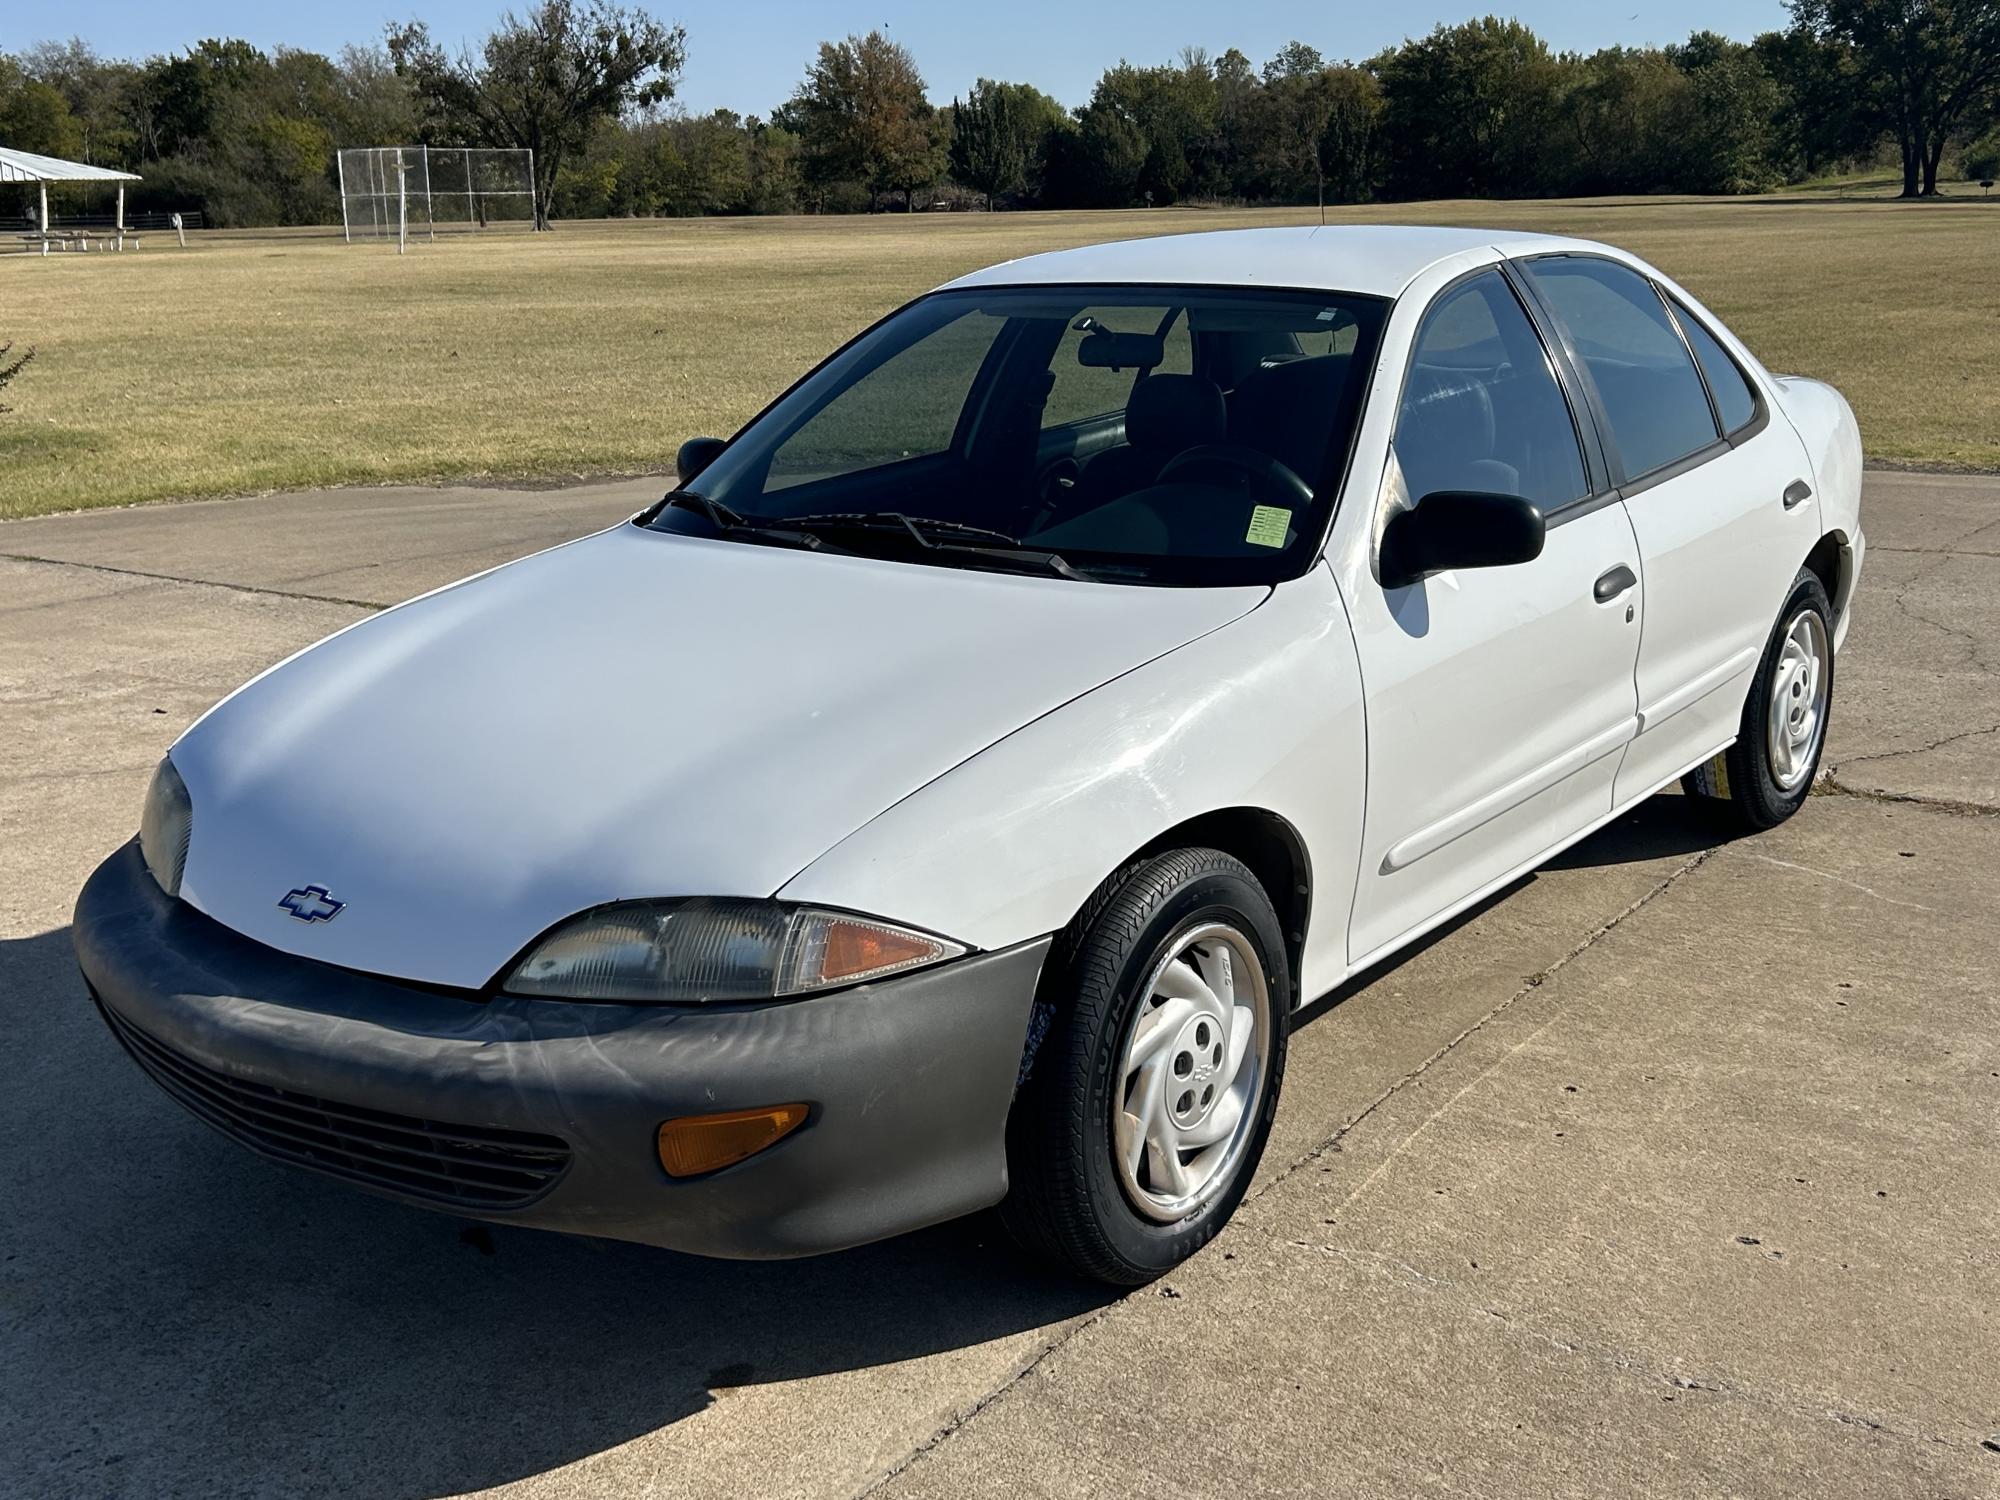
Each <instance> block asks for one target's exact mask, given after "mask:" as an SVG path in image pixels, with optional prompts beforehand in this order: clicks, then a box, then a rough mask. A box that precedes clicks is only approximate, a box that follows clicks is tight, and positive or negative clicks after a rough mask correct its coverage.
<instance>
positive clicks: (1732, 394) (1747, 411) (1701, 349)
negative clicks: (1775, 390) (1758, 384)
mask: <svg viewBox="0 0 2000 1500" xmlns="http://www.w3.org/2000/svg"><path fill="white" fill-rule="evenodd" d="M1674 316H1675V317H1676V318H1677V319H1678V320H1679V321H1680V325H1681V329H1682V331H1683V332H1685V333H1686V334H1687V336H1688V343H1690V344H1692V345H1693V346H1694V357H1695V358H1696V359H1698V360H1700V361H1701V372H1702V374H1704V375H1706V376H1707V377H1708V389H1709V393H1710V394H1711V395H1713V396H1714V397H1715V410H1716V414H1717V415H1718V416H1720V417H1721V418H1722V430H1723V431H1724V432H1725V433H1733V432H1737V431H1739V430H1740V429H1742V428H1744V427H1746V426H1748V425H1749V423H1750V419H1751V418H1752V417H1754V416H1756V415H1757V394H1756V392H1754V391H1752V390H1751V389H1750V377H1749V376H1747V375H1745V374H1744V373H1743V371H1742V370H1741V369H1739V368H1738V367H1737V364H1736V361H1735V360H1733V359H1731V358H1730V357H1729V351H1728V350H1727V349H1724V348H1723V347H1722V344H1721V343H1720V341H1718V340H1717V338H1716V337H1715V335H1714V334H1712V333H1710V332H1709V331H1708V329H1706V328H1705V327H1703V326H1702V323H1701V320H1700V319H1699V318H1697V317H1695V315H1694V314H1693V313H1691V312H1689V311H1688V310H1687V309H1686V308H1685V307H1682V306H1681V305H1680V303H1679V302H1675V303H1674Z"/></svg>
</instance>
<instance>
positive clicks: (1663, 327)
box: [1528, 256, 1719, 479]
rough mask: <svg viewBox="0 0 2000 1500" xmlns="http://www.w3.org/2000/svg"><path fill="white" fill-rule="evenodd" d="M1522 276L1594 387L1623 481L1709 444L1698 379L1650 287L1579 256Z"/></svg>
mask: <svg viewBox="0 0 2000 1500" xmlns="http://www.w3.org/2000/svg"><path fill="white" fill-rule="evenodd" d="M1528 271H1529V274H1530V275H1532V276H1533V277H1534V278H1535V285H1536V286H1537V287H1539V288H1540V289H1541V293H1542V295H1543V296H1544V297H1545V298H1547V299H1548V302H1549V305H1550V306H1551V307H1552V308H1554V309H1555V313H1556V316H1557V317H1559V318H1561V319H1562V321H1563V325H1564V327H1565V328H1567V329H1568V331H1569V336H1570V342H1571V343H1572V344H1574V345H1575V347H1576V352H1577V354H1578V355H1579V356H1580V357H1581V358H1582V360H1583V363H1584V365H1585V367H1586V368H1587V369H1588V370H1589V371H1590V377H1591V379H1592V380H1593V381H1594V382H1595V383H1596V386H1597V393H1598V396H1599V397H1600V398H1601V399H1602V401H1603V403H1604V413H1605V415H1606V416H1607V417H1608V418H1610V421H1611V434H1612V437H1613V439H1614V440H1615V441H1616V443H1617V446H1618V454H1619V457H1620V458H1622V459H1623V460H1624V462H1625V477H1626V478H1627V479H1638V478H1640V477H1642V476H1643V475H1646V474H1650V473H1652V472H1653V470H1655V469H1659V468H1663V467H1665V466H1666V465H1667V464H1670V463H1673V462H1674V461H1675V460H1676V459H1681V458H1686V457H1687V456H1688V455H1689V454H1690V453H1693V452H1695V451H1696V450H1698V449H1701V448H1705V447H1707V446H1708V445H1709V444H1710V443H1712V442H1714V441H1715V440H1716V438H1717V437H1718V436H1719V434H1718V433H1717V432H1716V428H1715V416H1714V414H1713V413H1712V412H1710V411H1709V409H1708V396H1707V393H1706V392H1704V391H1703V390H1702V385H1701V377H1700V376H1699V375H1698V374H1696V373H1695V368H1694V361H1693V360H1691V359H1690V358H1689V357H1688V351H1687V345H1685V344H1683V343H1682V342H1681V340H1680V335H1679V334H1678V333H1676V332H1675V331H1674V325H1673V323H1672V321H1671V320H1670V319H1669V318H1668V317H1667V309H1666V305H1665V304H1664V303H1663V302H1661V301H1660V297H1659V293H1657V292H1655V291H1654V290H1653V284H1652V283H1651V282H1650V281H1648V280H1646V279H1645V278H1644V277H1643V276H1640V275H1638V274H1637V273H1636V272H1634V271H1630V270H1628V269H1626V268H1625V267H1624V266H1621V265H1617V264H1615V263H1614V262H1611V261H1608V260H1594V259H1588V258H1584V257H1580V256H1576V257H1572V256H1552V257H1548V258H1546V259H1541V260H1534V261H1530V262H1528Z"/></svg>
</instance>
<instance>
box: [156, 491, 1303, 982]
mask: <svg viewBox="0 0 2000 1500" xmlns="http://www.w3.org/2000/svg"><path fill="white" fill-rule="evenodd" d="M1267 593H1268V590H1266V589H1264V588H1261V587H1259V588H1230V589H1169V588H1132V587H1121V586H1116V585H1094V584H1084V583H1075V582H1068V581H1064V580H1061V579H1052V578H1050V579H1045V578H1039V577H1021V576H1015V575H1010V574H999V573H985V572H973V571H966V570H959V569H953V568H940V567H926V566H920V565H914V564H907V563H895V562H885V561H881V560H876V559H870V558H857V557H843V556H827V555H823V554H813V553H807V552H799V551H792V550H785V549H780V548H774V547H764V546H754V545H746V544H742V543H733V542H721V541H711V540H706V539H701V538H694V537H687V536H676V535H670V534H667V533H663V532H655V531H650V530H647V529H645V528H643V527H639V526H634V525H624V526H620V527H617V528H614V529H613V530H611V531H607V532H601V533H599V534H597V535H595V536H591V537H586V538H584V539H583V540H581V541H578V542H572V543H570V544H568V545H566V546H562V547H558V548H556V549H554V550H552V551H549V552H544V553H541V554H539V555H537V556H534V557H531V558H527V559H524V560H523V561H521V562H517V563H512V564H509V565H508V566H506V567H503V568H499V569H496V570H494V571H493V572H491V573H486V574H482V575H480V576H479V577H476V578H473V579H469V580H467V581H466V582H464V583H461V584H456V585H453V586H452V587H449V588H446V589H442V590H439V591H438V592H436V593H433V594H429V595H426V596H424V597H422V598H420V599H416V600H413V601H412V602H410V603H408V604H405V605H402V606H399V607H398V608H396V609H393V610H390V611H387V612H386V613H384V614H381V615H377V616H374V617H372V618H370V619H368V620H365V621H363V622H361V623H360V624H358V625H355V626H352V627H350V628H349V629H347V630H345V631H342V632H341V633H339V634H338V635H335V636H332V637H330V638H328V639H327V640H324V641H322V642H320V643H319V644H318V645H317V646H314V647H311V648H310V649H308V650H306V651H304V652H302V653H300V654H299V655H297V656H295V657H293V658H292V659H291V660H289V661H287V662H284V663H282V664H280V665H279V666H277V667H275V668H273V669H272V670H271V671H269V672H267V673H265V674H264V675H263V676H262V677H259V678H257V679H255V680H254V681H252V682H251V683H249V684H248V685H247V686H245V687H243V688H242V689H240V690H239V691H238V692H237V693H235V694H234V695H233V696H232V697H230V698H228V699H226V700H225V701H224V702H223V703H221V704H219V705H218V706H217V707H216V708H214V709H212V710H211V711H210V712H209V713H208V715H207V716H205V717H204V718H202V719H201V720H200V721H199V722H198V723H196V725H195V726H194V727H193V728H192V729H190V730H189V731H188V733H187V734H186V735H185V736H184V737H183V738H182V739H181V741H180V742H179V743H178V744H177V745H176V746H175V747H174V750H173V759H174V764H175V766H176V767H177V768H178V769H179V771H180V773H181V776H182V778H183V779H184V780H185V781H186V783H187V786H188V790H189V793H190V796H191V797H192V800H193V804H194V834H193V839H192V843H191V845H190V848H189V852H188V863H187V871H186V876H185V878H184V881H183V884H182V895H183V896H184V897H186V899H187V900H188V901H190V902H191V903H192V904H193V905H195V906H196V907H198V908H200V909H201V910H202V911H205V912H207V913H208V914H209V915H210V916H212V917H214V918H215V919H217V920H218V921H220V922H222V923H224V924H225V925H227V926H229V927H232V928H235V929H236V930H237V931H239V932H242V933H244V934H245V935H247V936H249V937H252V938H255V939H257V940H259V941H261V942H264V943H268V944H270V945H272V946H273V947H277V948H280V949H283V950H285V951H286V952H290V953H296V954H300V955H304V956H308V957H312V958H316V959H321V960H324V961H326V962H328V963H333V964H338V965H341V966H343V967H346V968H352V969H360V970H364V971H367V972H371V973H378V974H386V975H393V976H396V977H399V978H406V979H414V980H419V981H425V982H429V983H435V984H443V985H454V986H464V987H468V988H470V987H477V986H481V985H484V984H486V983H487V982H488V981H489V980H491V979H492V978H493V977H494V976H495V974H496V973H497V972H498V971H499V970H500V969H501V968H502V967H503V966H505V965H506V964H507V963H508V962H509V961H510V960H512V959H513V958H514V957H515V956H516V955H517V954H519V953H520V952H521V950H522V949H523V948H525V947H526V946H527V945H528V944H529V943H530V942H531V941H533V940H534V939H535V938H536V937H537V936H538V935H539V934H541V933H542V932H544V931H546V930H547V929H548V928H549V927H550V926H552V925H554V924H555V923H557V922H559V921H561V920H562V919H563V918H565V917H567V916H570V915H572V914H574V913H576V912H578V911H582V910H584V909H586V908H588V907H591V906H595V905H599V904H601V903H603V902H607V901H618V900H626V899H631V898H637V897H647V896H679V895H723V896H768V895H770V894H772V893H773V892H775V891H777V890H778V889H779V888H780V887H782V886H783V885H784V884H785V882H786V881H787V880H789V879H790V878H791V877H792V876H793V875H795V874H796V873H797V872H798V871H799V870H801V869H803V868H804V867H805V866H806V865H808V864H810V863H811V862H812V861H813V860H814V859H815V858H816V857H817V856H819V855H820V854H821V853H822V852H824V851H825V850H826V849H827V848H829V847H831V846H832V845H833V844H834V843H836V842H837V841H839V840H840V839H841V838H843V837H845V836H846V835H847V834H848V833H850V832H852V831H853V830H854V829H856V828H858V827H859V826H861V825H862V824H863V823H865V822H867V821H868V820H869V819H870V818H872V817H874V816H875V815H876V814H877V813H879V812H881V811H882V810H883V809H884V808H886V807H888V806H890V805H891V804H892V803H894V802H896V801H898V800H899V799H901V798H902V797H905V796H907V795H908V794H909V793H910V792H912V791H914V790H915V789H917V788H918V787H920V786H922V785H924V784H925V783H926V782H928V781H930V780H932V779H933V778H935V777H937V776H939V775H941V774H943V773H944V772H946V771H948V770H950V769H951V768H952V767H953V766H955V765H957V764H959V763H960V762H961V761H964V760H965V759H966V758H968V757H969V756H971V755H974V754H976V753H977V752H978V751H980V750H982V749H984V748H985V747H986V746H988V745H990V744H992V743H993V742H994V741H995V740H998V739H1000V738H1002V737H1003V736H1005V735H1006V734H1008V733H1010V732H1011V731H1013V730H1014V729H1017V728H1018V727H1020V726H1021V725H1022V724H1025V723H1027V722H1029V721H1030V720H1032V719H1035V718H1037V717H1038V716H1040V715H1042V714H1044V713H1047V712H1048V711H1049V710H1050V709H1052V708H1055V707H1057V706H1058V705H1060V704H1062V703H1064V702H1067V701H1068V700H1070V699H1072V698H1075V697H1077V696H1078V695H1079V694H1082V693H1086V692H1088V691H1090V690H1091V689H1092V688H1094V687H1097V686H1098V685H1100V684H1102V683H1104V682H1106V681H1108V680H1110V679H1111V678H1113V677H1116V676H1118V675H1120V674H1122V673H1124V672H1127V671H1130V670H1131V669H1132V668H1133V667H1136V666H1138V665H1140V664H1141V663H1143V662H1146V661H1149V660H1151V659H1152V658H1154V657H1157V656H1159V655H1161V654H1162V653H1164V652H1167V651H1171V650H1173V649H1174V648H1175V647H1176V646H1179V645H1181V644H1183V643H1185V642H1187V641H1189V640H1192V639H1193V638H1194V637H1196V636H1199V635H1202V634H1205V633H1206V632H1208V631H1210V630H1213V629H1215V628H1217V627H1218V626H1221V625H1223V624H1225V623H1227V622H1228V621H1229V620H1231V619H1234V618H1236V617H1238V616H1240V615H1242V614H1243V613H1245V612H1246V611H1248V610H1250V609H1252V608H1254V607H1255V606H1256V604H1257V603H1258V602H1259V601H1260V600H1261V599H1262V598H1264V597H1265V595H1266V594H1267ZM937 836H938V837H940V838H949V837H951V831H950V830H949V829H939V830H937ZM968 857H971V858H976V857H977V854H976V851H969V852H968ZM309 887H319V888H321V889H322V890H324V891H325V892H327V893H328V899H326V900H317V899H315V901H314V902H313V904H312V905H311V906H309V907H307V910H308V911H309V912H312V913H324V912H325V911H326V910H327V909H328V908H329V907H331V906H332V905H333V903H335V902H339V903H344V904H343V905H341V906H340V908H339V910H338V912H337V914H336V915H334V916H332V917H330V918H325V919H322V920H316V921H305V920H301V919H300V918H299V917H297V916H295V915H293V913H292V912H291V911H289V910H287V909H286V908H284V907H282V906H281V905H280V904H279V903H280V902H281V901H282V900H283V899H284V898H285V897H286V896H287V895H289V894H290V893H292V892H293V891H295V890H305V889H307V888H309ZM295 904H296V903H295ZM878 915H881V916H887V917H894V916H895V913H893V912H883V913H878Z"/></svg>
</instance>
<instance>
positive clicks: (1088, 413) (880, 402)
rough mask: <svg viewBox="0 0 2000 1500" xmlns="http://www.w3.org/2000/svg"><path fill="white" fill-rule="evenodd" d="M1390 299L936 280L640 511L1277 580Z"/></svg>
mask: <svg viewBox="0 0 2000 1500" xmlns="http://www.w3.org/2000/svg"><path fill="white" fill-rule="evenodd" d="M1386 306H1387V304H1386V303H1384V302H1382V301H1381V300H1379V299H1377V298H1372V297H1363V296H1355V295H1349V294H1346V293H1338V292H1292V291H1249V290H1242V289H1236V288H1223V287H1201V288H1196V287H1129V286H1127V287H1015V288H1000V289H971V290H965V291H951V292H938V293H934V294H933V295H931V296H929V297H925V298H923V299H921V300H919V301H917V302H913V303H911V304H910V305H909V306H907V307H905V308H903V309H902V310H901V311H899V312H897V313H895V314H893V315H891V316H890V317H889V318H887V319H885V320H884V321H883V322H881V323H879V324H877V325H876V326H875V327H874V328H872V329H870V330H869V331H868V332H866V333H865V334H863V335H862V336H861V337H860V338H858V339H856V340H855V341H854V342H853V343H852V344H850V345H848V346H847V347H846V348H845V349H843V350H841V351H840V352H839V353H838V354H836V355H835V356H834V357H833V358H832V359H830V360H828V361H827V362H826V363H825V364H824V365H822V366H821V367H820V368H819V369H818V370H816V371H815V372H813V374H811V375H809V376H808V377H807V378H806V379H805V380H803V381H801V382H800V383H799V384H798V385H797V386H796V387H794V388H793V389H792V390H791V391H790V392H788V393H787V394H786V395H785V396H784V397H783V398H781V399H780V400H779V401H778V402H777V403H776V404H775V405H773V406H772V407H771V408H770V409H769V410H767V411H766V412H764V413H763V414H762V415H761V416H759V417H758V418H757V419H756V420H755V421H753V422H752V423H751V424H750V425H749V426H748V427H746V428H745V429H744V430H743V431H742V432H741V433H739V434H738V435H737V436H736V438H735V439H734V440H733V441H731V443H730V444H729V445H728V447H727V448H725V449H724V450H723V451H722V452H721V454H720V455H719V456H718V457H716V458H715V459H714V461H713V462H712V463H710V464H709V465H708V467H707V468H705V469H704V470H702V472H701V473H700V474H698V475H697V476H696V477H694V478H693V479H692V480H690V481H689V483H688V484H687V485H686V487H685V493H684V494H683V495H680V496H677V497H673V499H672V501H671V502H670V503H667V504H664V505H663V507H662V508H661V509H659V510H658V511H656V512H655V513H654V514H653V515H652V516H651V517H649V518H648V520H649V524H651V525H654V526H657V527H662V528H665V529H670V530H680V531H690V532H697V533H702V534H709V535H724V536H729V537H731V538H733V539H742V540H772V539H774V538H778V537H782V538H786V539H790V540H791V541H793V542H803V543H805V544H808V545H817V544H820V543H822V542H823V543H824V544H827V545H832V546H838V547H839V548H841V549H843V550H850V551H866V552H869V553H871V554H874V555H881V556H892V557H896V558H899V559H904V560H907V561H911V562H921V563H933V564H945V565H950V566H959V567H1010V568H1013V569H1015V570H1020V567H1021V565H1022V563H1023V562H1024V560H1026V558H1027V557H1028V556H1029V555H1032V556H1033V557H1034V558H1035V559H1036V560H1038V561H1039V563H1041V564H1043V565H1045V566H1046V570H1048V571H1053V572H1057V573H1060V574H1061V575H1062V576H1065V577H1072V578H1085V577H1087V578H1091V579H1095V580H1098V581H1109V582H1132V583H1168V584H1238V583H1253V582H1269V581H1275V580H1277V579H1279V578H1283V577H1289V576H1292V575H1294V574H1297V573H1299V572H1302V571H1303V570H1304V569H1305V567H1306V566H1308V565H1309V563H1310V562H1311V558H1312V554H1313V552H1314V551H1315V550H1316V549H1317V546H1318V543H1319V540H1320V536H1321V534H1322V532H1323V531H1324V528H1325V525H1326V520H1327V516H1328V514H1329V512H1330V510H1331V507H1332V502H1333V499H1334V495H1335V492H1336V491H1337V489H1338V487H1339V483H1340V476H1341V474H1342V472H1343V471H1344V468H1345V464H1346V459H1347V450H1348V446H1349V443H1350V441H1351V439H1352V436H1353V432H1354V427H1355V423H1356V420H1357V417H1358V415H1359V412H1360V407H1361V400H1362V394H1363V391H1364V388H1365V385H1366V379H1367V372H1368V370H1369V368H1370V367H1371V365H1372V363H1373V355H1374V349H1375V340H1376V335H1377V333H1378V331H1379V329H1380V326H1381V322H1382V317H1383V313H1384V310H1385V308H1386ZM777 523H785V529H783V530H782V531H780V530H779V528H778V526H777Z"/></svg>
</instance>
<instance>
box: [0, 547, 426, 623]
mask: <svg viewBox="0 0 2000 1500" xmlns="http://www.w3.org/2000/svg"><path fill="white" fill-rule="evenodd" d="M0 561H4V562H19V563H39V564H40V565H41V566H43V567H45V568H80V569H82V570H83V571H85V572H87V573H110V574H112V575H113V576H115V577H119V578H144V579H146V580H147V581H149V582H152V583H184V584H188V585H190V586H191V587H194V588H198V589H224V590H226V591H228V592H230V593H233V594H264V595H267V596H269V597H271V598H274V599H298V600H301V601H302V602H305V603H308V604H344V605H346V606H347V607H348V608H350V609H365V610H367V611H369V612H370V613H371V614H374V613H379V612H381V611H382V610H385V609H387V608H389V606H388V605H386V604H378V603H376V602H375V601H374V600H372V599H343V598H341V597H339V596H338V595H335V594H304V593H296V592H294V591H292V590H290V589H272V588H264V587H261V586H260V585H258V584H254V583H220V582H218V581H216V580H215V579H213V578H183V577H181V576H180V575H179V574H177V573H150V572H147V571H146V570H145V569H144V568H118V567H113V566H112V565H111V564H110V563H87V562H72V561H71V560H70V559H69V558H66V557H36V556H34V555H32V554H30V553H26V552H0Z"/></svg>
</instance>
